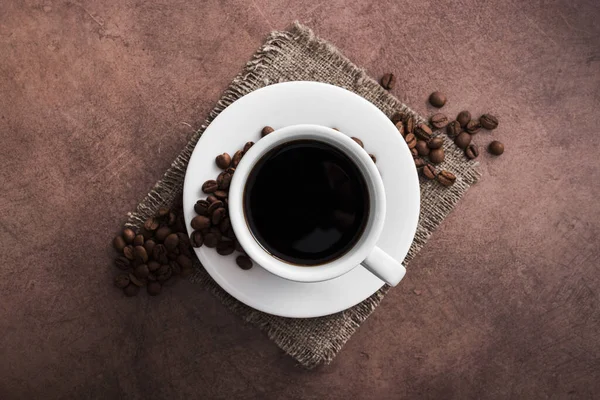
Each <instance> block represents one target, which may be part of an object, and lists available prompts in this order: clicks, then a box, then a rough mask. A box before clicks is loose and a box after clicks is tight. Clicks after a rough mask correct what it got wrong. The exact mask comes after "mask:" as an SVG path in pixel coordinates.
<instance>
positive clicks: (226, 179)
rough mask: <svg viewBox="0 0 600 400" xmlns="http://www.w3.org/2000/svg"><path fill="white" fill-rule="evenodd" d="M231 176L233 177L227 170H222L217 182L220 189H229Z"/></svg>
mask: <svg viewBox="0 0 600 400" xmlns="http://www.w3.org/2000/svg"><path fill="white" fill-rule="evenodd" d="M231 178H232V177H231V174H229V173H227V172H221V173H220V174H219V176H217V184H218V185H219V189H220V190H227V189H229V185H230V184H231ZM215 193H216V192H215ZM213 194H214V193H213ZM215 196H217V195H216V194H215ZM217 197H219V196H217Z"/></svg>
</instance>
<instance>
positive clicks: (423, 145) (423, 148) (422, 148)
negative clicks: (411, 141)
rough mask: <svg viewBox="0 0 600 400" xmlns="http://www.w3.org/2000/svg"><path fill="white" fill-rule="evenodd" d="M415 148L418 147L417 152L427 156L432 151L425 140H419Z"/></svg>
mask: <svg viewBox="0 0 600 400" xmlns="http://www.w3.org/2000/svg"><path fill="white" fill-rule="evenodd" d="M432 140H433V139H432ZM415 149H417V152H418V153H419V155H420V156H426V155H428V154H429V152H430V149H429V147H428V146H427V142H426V141H424V140H417V144H416V145H415Z"/></svg>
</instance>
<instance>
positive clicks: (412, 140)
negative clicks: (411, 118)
mask: <svg viewBox="0 0 600 400" xmlns="http://www.w3.org/2000/svg"><path fill="white" fill-rule="evenodd" d="M404 140H405V141H406V144H407V145H408V148H409V149H412V148H414V147H415V146H416V145H417V138H416V137H415V135H413V134H412V133H408V134H407V135H406V137H405V138H404Z"/></svg>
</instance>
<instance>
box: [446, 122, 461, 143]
mask: <svg viewBox="0 0 600 400" xmlns="http://www.w3.org/2000/svg"><path fill="white" fill-rule="evenodd" d="M461 132H462V128H461V126H460V123H459V122H458V121H452V122H450V123H449V124H448V125H447V126H446V133H447V134H448V136H450V138H451V139H454V138H455V137H457V136H458V135H460V133H461Z"/></svg>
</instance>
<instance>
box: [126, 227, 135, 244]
mask: <svg viewBox="0 0 600 400" xmlns="http://www.w3.org/2000/svg"><path fill="white" fill-rule="evenodd" d="M123 239H124V240H125V243H127V244H131V243H133V239H135V232H134V231H133V229H131V228H125V229H123Z"/></svg>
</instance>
